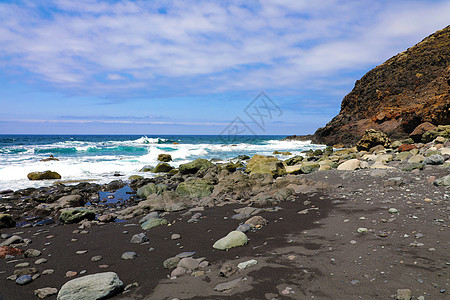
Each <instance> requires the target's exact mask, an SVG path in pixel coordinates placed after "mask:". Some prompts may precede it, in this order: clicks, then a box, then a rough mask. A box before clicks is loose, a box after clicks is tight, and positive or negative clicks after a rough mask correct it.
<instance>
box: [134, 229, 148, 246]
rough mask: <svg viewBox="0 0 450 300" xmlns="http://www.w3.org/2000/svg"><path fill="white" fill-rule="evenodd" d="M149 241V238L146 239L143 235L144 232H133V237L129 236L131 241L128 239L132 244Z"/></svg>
mask: <svg viewBox="0 0 450 300" xmlns="http://www.w3.org/2000/svg"><path fill="white" fill-rule="evenodd" d="M148 241H149V239H148V237H147V236H146V235H145V233H143V232H142V233H138V234H135V235H133V237H132V238H131V241H130V243H132V244H142V243H145V242H148Z"/></svg>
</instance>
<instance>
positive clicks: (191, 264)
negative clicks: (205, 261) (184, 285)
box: [178, 257, 200, 271]
mask: <svg viewBox="0 0 450 300" xmlns="http://www.w3.org/2000/svg"><path fill="white" fill-rule="evenodd" d="M199 264H200V263H199V261H198V260H196V259H194V258H191V257H185V258H183V259H181V260H180V262H179V263H178V267H182V268H185V269H187V270H191V271H193V270H195V269H197V268H198V266H199Z"/></svg>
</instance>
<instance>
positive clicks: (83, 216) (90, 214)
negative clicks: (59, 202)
mask: <svg viewBox="0 0 450 300" xmlns="http://www.w3.org/2000/svg"><path fill="white" fill-rule="evenodd" d="M59 219H60V221H61V222H63V223H65V224H71V223H78V222H80V221H81V220H94V219H95V212H94V211H92V210H90V209H87V208H84V207H75V208H66V209H63V210H61V215H60V216H59Z"/></svg>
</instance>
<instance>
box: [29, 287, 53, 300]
mask: <svg viewBox="0 0 450 300" xmlns="http://www.w3.org/2000/svg"><path fill="white" fill-rule="evenodd" d="M57 293H58V289H56V288H51V287H46V288H41V289H37V290H34V295H36V296H37V297H38V298H39V299H45V298H47V297H49V296H52V295H56V294H57Z"/></svg>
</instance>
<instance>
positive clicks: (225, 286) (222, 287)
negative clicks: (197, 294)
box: [214, 278, 242, 292]
mask: <svg viewBox="0 0 450 300" xmlns="http://www.w3.org/2000/svg"><path fill="white" fill-rule="evenodd" d="M241 281H242V278H238V279H235V280H232V281H229V282H224V283H219V284H218V285H216V286H215V287H214V290H215V291H217V292H225V291H229V290H231V289H233V288H235V287H236V286H238V285H239V283H240V282H241Z"/></svg>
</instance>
